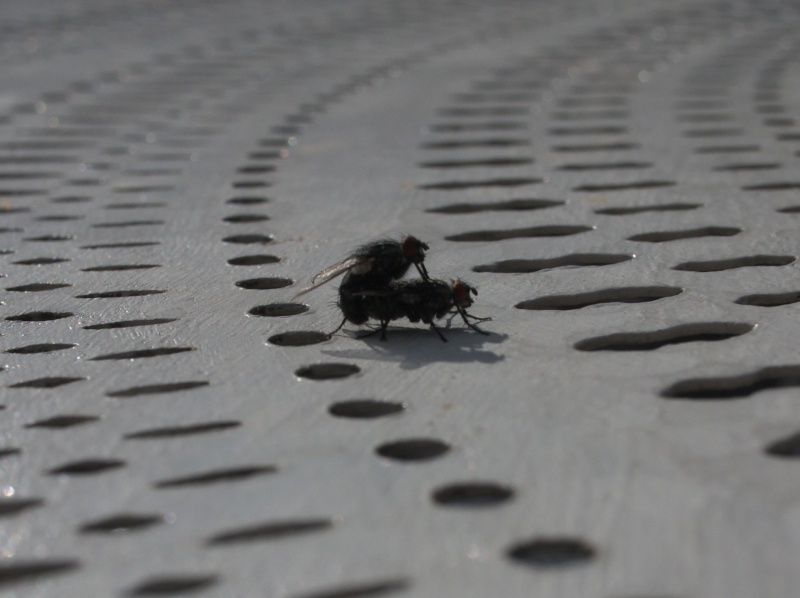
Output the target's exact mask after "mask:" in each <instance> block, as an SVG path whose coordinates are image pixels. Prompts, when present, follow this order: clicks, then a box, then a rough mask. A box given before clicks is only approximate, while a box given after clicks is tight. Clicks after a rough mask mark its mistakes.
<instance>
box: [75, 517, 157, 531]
mask: <svg viewBox="0 0 800 598" xmlns="http://www.w3.org/2000/svg"><path fill="white" fill-rule="evenodd" d="M160 523H164V518H163V517H162V516H161V515H139V514H136V513H121V514H119V515H112V516H110V517H105V518H103V519H98V520H96V521H89V522H87V523H84V524H83V525H81V526H80V528H79V531H80V533H82V534H118V533H124V532H132V531H139V530H144V529H147V528H149V527H152V526H154V525H158V524H160Z"/></svg>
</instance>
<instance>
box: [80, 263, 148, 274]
mask: <svg viewBox="0 0 800 598" xmlns="http://www.w3.org/2000/svg"><path fill="white" fill-rule="evenodd" d="M160 267H161V265H160V264H113V265H109V266H94V267H92V268H81V272H125V271H127V270H149V269H150V268H160Z"/></svg>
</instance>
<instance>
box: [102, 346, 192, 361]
mask: <svg viewBox="0 0 800 598" xmlns="http://www.w3.org/2000/svg"><path fill="white" fill-rule="evenodd" d="M186 351H194V348H193V347H160V348H158V349H138V350H136V351H123V352H121V353H108V354H106V355H98V356H97V357H93V358H91V359H90V360H89V361H106V360H116V359H145V358H148V357H160V356H162V355H174V354H175V353H184V352H186Z"/></svg>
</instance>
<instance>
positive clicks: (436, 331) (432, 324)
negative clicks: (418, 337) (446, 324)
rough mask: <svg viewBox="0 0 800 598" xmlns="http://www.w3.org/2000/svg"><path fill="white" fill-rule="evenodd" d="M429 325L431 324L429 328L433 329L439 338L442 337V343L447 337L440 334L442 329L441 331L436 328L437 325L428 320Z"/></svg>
mask: <svg viewBox="0 0 800 598" xmlns="http://www.w3.org/2000/svg"><path fill="white" fill-rule="evenodd" d="M430 325H431V330H433V331H434V332H435V333H436V334H438V335H439V338H440V339H442V342H443V343H446V342H447V339H446V338H445V337H444V334H442V331H441V330H439V329H438V328H437V327H436V326H435V325H434V323H433V322H430Z"/></svg>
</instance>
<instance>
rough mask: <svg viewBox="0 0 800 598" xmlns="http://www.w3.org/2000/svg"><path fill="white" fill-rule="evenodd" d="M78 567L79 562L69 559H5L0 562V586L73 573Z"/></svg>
mask: <svg viewBox="0 0 800 598" xmlns="http://www.w3.org/2000/svg"><path fill="white" fill-rule="evenodd" d="M79 567H80V562H79V561H76V560H70V559H63V560H62V559H47V560H41V561H23V560H10V559H5V562H0V585H6V584H12V583H19V582H24V581H32V580H36V579H39V578H40V577H45V576H47V575H54V574H56V573H66V572H67V571H73V570H75V569H78V568H79Z"/></svg>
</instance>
